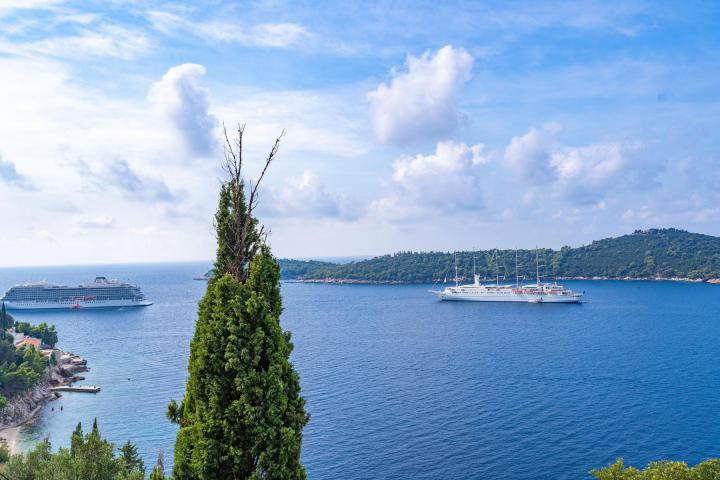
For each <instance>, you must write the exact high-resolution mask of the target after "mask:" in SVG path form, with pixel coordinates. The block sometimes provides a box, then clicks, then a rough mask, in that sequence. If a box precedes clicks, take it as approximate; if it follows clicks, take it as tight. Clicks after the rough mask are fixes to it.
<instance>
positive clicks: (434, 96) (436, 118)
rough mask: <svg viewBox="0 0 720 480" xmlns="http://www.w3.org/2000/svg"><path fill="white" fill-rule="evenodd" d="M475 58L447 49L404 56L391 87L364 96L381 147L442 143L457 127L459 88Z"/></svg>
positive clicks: (382, 86) (465, 53)
mask: <svg viewBox="0 0 720 480" xmlns="http://www.w3.org/2000/svg"><path fill="white" fill-rule="evenodd" d="M472 65H473V57H472V56H471V55H470V54H469V53H468V52H466V51H465V50H464V49H462V48H453V47H452V46H450V45H448V46H445V47H443V48H441V49H440V50H438V51H437V52H436V53H435V54H431V53H430V52H429V51H427V52H425V53H424V54H423V55H421V56H420V57H414V56H412V55H410V56H408V57H407V61H406V68H407V70H406V71H404V72H397V71H395V70H394V69H393V71H392V72H391V74H392V77H393V78H392V81H391V82H390V85H386V84H385V83H381V84H380V85H379V86H378V87H377V89H375V90H374V91H372V92H369V93H368V94H367V98H368V99H369V100H370V101H371V103H372V108H373V122H374V125H375V133H376V135H377V138H378V140H379V141H380V142H382V143H398V144H405V143H410V142H412V141H414V140H417V139H442V138H444V137H446V136H447V135H448V134H450V133H451V132H452V131H453V130H454V129H455V128H456V127H457V125H458V123H459V122H460V119H461V114H460V112H459V111H458V109H457V108H456V106H455V96H456V93H457V90H458V88H459V87H460V86H461V85H462V84H463V83H465V82H466V81H467V80H468V79H469V78H470V70H471V69H472Z"/></svg>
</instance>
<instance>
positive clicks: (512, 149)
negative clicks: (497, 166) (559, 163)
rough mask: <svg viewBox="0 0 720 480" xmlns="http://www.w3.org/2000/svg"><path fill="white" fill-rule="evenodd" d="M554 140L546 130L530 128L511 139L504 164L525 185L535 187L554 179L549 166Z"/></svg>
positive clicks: (554, 176) (552, 171)
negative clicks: (525, 183) (524, 182)
mask: <svg viewBox="0 0 720 480" xmlns="http://www.w3.org/2000/svg"><path fill="white" fill-rule="evenodd" d="M553 144H554V139H553V137H552V133H551V131H549V130H548V129H537V128H531V129H530V130H529V131H528V132H527V133H526V134H524V135H520V136H516V137H513V138H512V140H510V144H509V145H508V146H507V148H505V164H506V165H507V166H508V167H510V168H511V169H513V170H514V171H515V172H516V173H517V174H518V175H519V176H520V177H521V178H522V179H523V180H524V181H526V182H527V183H530V184H533V185H537V184H542V183H548V182H551V181H553V180H554V179H555V178H556V172H555V170H554V169H553V168H552V165H551V157H552V151H553V148H554V145H553Z"/></svg>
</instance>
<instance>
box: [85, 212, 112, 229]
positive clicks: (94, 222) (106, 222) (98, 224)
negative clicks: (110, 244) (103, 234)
mask: <svg viewBox="0 0 720 480" xmlns="http://www.w3.org/2000/svg"><path fill="white" fill-rule="evenodd" d="M75 223H76V224H77V225H78V226H79V227H82V228H86V229H97V228H99V229H106V228H114V227H115V223H116V220H115V218H113V217H108V216H104V215H98V216H94V217H93V216H89V215H86V216H84V217H81V218H79V219H77V220H76V222H75Z"/></svg>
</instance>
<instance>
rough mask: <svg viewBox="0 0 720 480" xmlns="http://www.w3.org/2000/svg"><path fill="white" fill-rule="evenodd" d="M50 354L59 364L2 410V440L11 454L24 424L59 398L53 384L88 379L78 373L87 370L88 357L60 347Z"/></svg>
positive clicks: (56, 385) (59, 384) (0, 436)
mask: <svg viewBox="0 0 720 480" xmlns="http://www.w3.org/2000/svg"><path fill="white" fill-rule="evenodd" d="M48 355H54V356H55V358H56V360H57V361H56V364H55V365H52V366H49V367H48V368H47V370H46V371H45V374H44V375H43V378H42V379H41V380H40V381H39V382H38V384H37V385H35V386H34V387H33V388H31V389H30V390H27V391H25V392H23V393H21V394H19V395H16V396H14V397H13V398H11V399H9V402H8V405H7V407H5V408H4V409H3V410H2V411H1V412H0V443H4V444H5V445H7V447H8V450H9V451H10V453H11V454H15V453H17V440H18V437H19V436H20V433H21V432H22V430H23V428H24V427H26V426H27V425H28V424H29V423H31V422H32V421H33V420H35V418H36V416H37V414H38V412H40V411H41V410H42V408H43V407H44V406H45V405H47V404H48V403H50V402H52V401H54V400H56V399H58V398H60V394H58V393H56V392H54V391H52V390H51V387H58V386H67V385H71V384H73V383H74V382H77V381H81V380H84V379H85V377H82V376H79V375H77V374H78V373H81V372H86V371H87V370H88V367H87V361H86V360H85V359H83V358H82V357H80V356H79V355H75V354H74V353H72V352H65V351H62V350H59V349H53V350H51V351H48Z"/></svg>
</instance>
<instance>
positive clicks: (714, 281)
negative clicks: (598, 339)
mask: <svg viewBox="0 0 720 480" xmlns="http://www.w3.org/2000/svg"><path fill="white" fill-rule="evenodd" d="M557 280H584V281H606V280H615V281H623V282H639V281H646V282H647V281H652V282H685V283H707V284H710V285H720V278H710V279H697V278H685V277H557ZM283 281H284V282H287V283H326V284H333V285H423V284H430V283H433V282H431V281H404V280H384V281H383V280H361V279H354V278H294V279H287V280H283ZM463 281H465V280H463ZM468 281H469V279H468ZM438 282H440V280H435V283H438Z"/></svg>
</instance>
